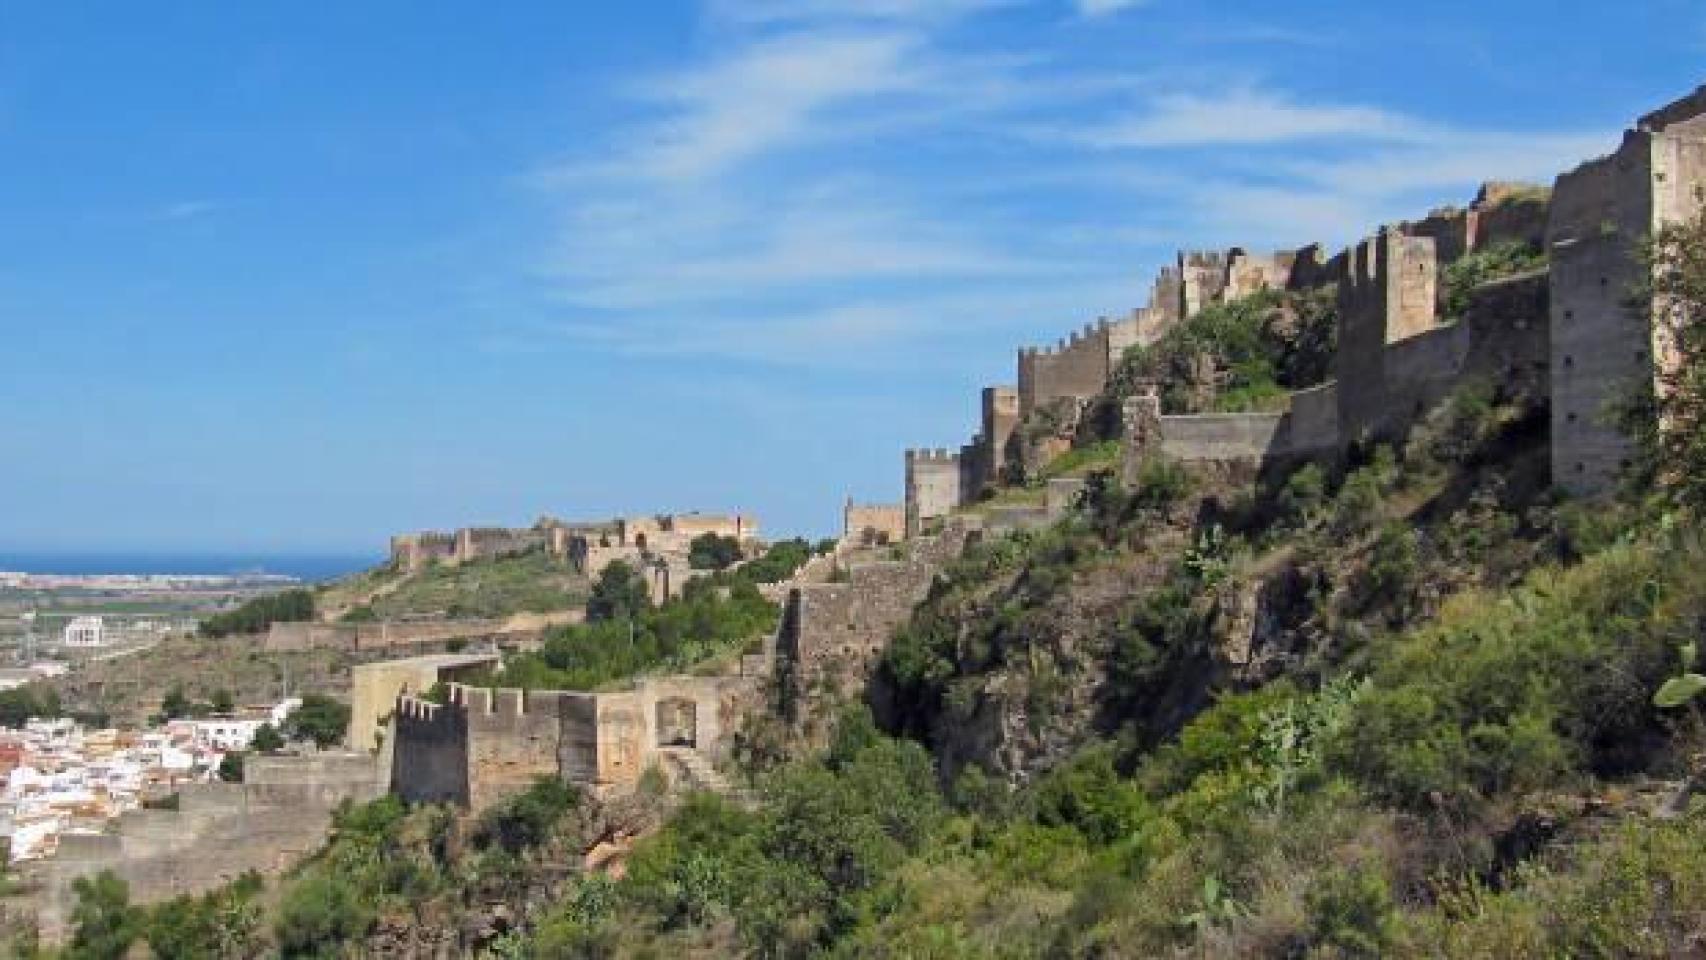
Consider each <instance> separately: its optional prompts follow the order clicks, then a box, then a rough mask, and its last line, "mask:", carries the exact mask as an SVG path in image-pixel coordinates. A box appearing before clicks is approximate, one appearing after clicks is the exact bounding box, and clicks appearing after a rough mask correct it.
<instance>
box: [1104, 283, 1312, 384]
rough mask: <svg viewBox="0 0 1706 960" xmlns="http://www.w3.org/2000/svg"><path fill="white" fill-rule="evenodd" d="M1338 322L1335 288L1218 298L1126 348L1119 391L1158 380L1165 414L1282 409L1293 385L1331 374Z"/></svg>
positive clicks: (1120, 374) (1307, 382)
mask: <svg viewBox="0 0 1706 960" xmlns="http://www.w3.org/2000/svg"><path fill="white" fill-rule="evenodd" d="M1337 329H1338V308H1337V303H1336V300H1335V298H1334V293H1333V291H1332V290H1331V289H1323V290H1318V291H1312V292H1308V293H1283V292H1275V291H1263V292H1261V293H1257V294H1255V295H1252V296H1249V297H1245V298H1244V299H1242V300H1237V301H1234V302H1232V303H1226V304H1214V305H1211V306H1208V307H1205V308H1203V309H1202V310H1201V311H1199V312H1197V313H1196V314H1195V315H1193V316H1192V317H1191V318H1190V319H1189V320H1186V321H1185V322H1183V323H1180V324H1176V325H1174V326H1172V327H1170V328H1168V330H1167V331H1166V332H1165V333H1164V334H1162V336H1161V338H1160V339H1159V340H1157V341H1156V342H1155V343H1153V344H1150V345H1148V346H1145V347H1134V348H1132V349H1131V350H1130V351H1128V352H1127V354H1126V356H1125V357H1124V358H1123V359H1122V361H1121V364H1120V367H1119V370H1118V371H1117V372H1116V373H1115V375H1114V380H1115V385H1114V389H1113V393H1114V394H1116V395H1122V396H1123V395H1130V394H1131V393H1132V392H1134V391H1135V389H1136V385H1137V384H1139V383H1145V382H1147V383H1156V384H1159V385H1160V388H1161V407H1162V410H1163V412H1165V413H1206V412H1209V411H1211V410H1213V411H1221V412H1238V411H1245V410H1267V409H1274V408H1281V407H1283V406H1284V403H1285V398H1286V395H1287V393H1288V392H1289V391H1292V390H1299V389H1302V388H1305V387H1311V386H1315V385H1317V384H1320V383H1322V382H1324V381H1325V380H1326V379H1327V378H1328V376H1329V374H1330V372H1331V364H1332V357H1333V352H1334V350H1335V349H1336V342H1337V333H1336V331H1337Z"/></svg>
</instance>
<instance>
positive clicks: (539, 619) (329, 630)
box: [262, 610, 584, 653]
mask: <svg viewBox="0 0 1706 960" xmlns="http://www.w3.org/2000/svg"><path fill="white" fill-rule="evenodd" d="M583 616H584V613H583V612H582V611H580V610H559V611H555V612H552V613H549V614H516V615H515V616H513V617H510V618H509V619H507V620H419V621H415V620H387V621H382V622H379V623H319V622H302V621H298V622H288V623H287V622H280V623H275V624H273V625H272V626H270V627H268V628H267V636H266V640H265V641H264V645H263V647H262V649H263V650H265V651H266V652H268V653H281V652H291V651H301V650H348V651H351V652H356V651H369V652H372V651H385V650H405V649H407V650H415V649H416V648H431V647H434V646H438V645H442V644H447V643H450V642H452V641H476V640H486V641H491V642H493V643H497V644H500V645H504V646H526V645H528V644H530V643H534V642H537V641H538V640H539V639H540V636H541V634H542V633H543V631H544V630H545V629H547V628H549V627H552V626H559V625H561V624H564V623H575V622H578V621H579V620H580V619H581V618H582V617H583Z"/></svg>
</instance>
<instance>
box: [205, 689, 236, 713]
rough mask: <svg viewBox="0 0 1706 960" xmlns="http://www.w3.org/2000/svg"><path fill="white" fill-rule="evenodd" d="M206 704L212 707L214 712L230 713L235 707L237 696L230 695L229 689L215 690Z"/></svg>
mask: <svg viewBox="0 0 1706 960" xmlns="http://www.w3.org/2000/svg"><path fill="white" fill-rule="evenodd" d="M208 705H209V706H211V707H212V708H213V712H214V713H230V712H231V711H232V710H234V709H236V706H237V698H236V697H234V696H232V695H231V691H229V690H215V691H213V698H212V699H211V700H209V701H208Z"/></svg>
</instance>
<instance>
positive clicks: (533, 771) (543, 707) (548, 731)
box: [449, 684, 562, 813]
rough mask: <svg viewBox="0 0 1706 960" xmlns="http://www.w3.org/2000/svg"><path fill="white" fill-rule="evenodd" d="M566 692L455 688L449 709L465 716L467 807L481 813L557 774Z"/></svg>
mask: <svg viewBox="0 0 1706 960" xmlns="http://www.w3.org/2000/svg"><path fill="white" fill-rule="evenodd" d="M561 696H562V694H560V693H557V692H554V691H539V690H529V691H521V690H485V689H480V688H477V687H464V686H460V685H455V684H453V685H451V687H450V704H449V706H450V707H454V708H459V709H460V710H462V711H463V712H464V714H465V717H466V721H465V722H466V724H467V731H468V746H467V755H468V809H469V810H470V811H472V812H474V813H479V812H481V811H483V810H486V809H488V808H490V807H492V806H493V805H495V804H497V803H499V802H501V801H503V800H507V799H509V798H510V797H512V796H514V795H515V794H517V793H520V792H521V791H523V790H525V789H527V787H528V786H529V785H530V784H532V783H533V781H534V779H535V778H537V777H542V776H556V775H557V745H558V736H559V728H560V726H561V720H560V716H559V711H558V699H559V698H560V697H561Z"/></svg>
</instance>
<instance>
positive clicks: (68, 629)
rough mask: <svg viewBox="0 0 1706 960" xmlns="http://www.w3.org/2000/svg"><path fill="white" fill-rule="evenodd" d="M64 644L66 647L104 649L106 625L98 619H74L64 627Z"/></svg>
mask: <svg viewBox="0 0 1706 960" xmlns="http://www.w3.org/2000/svg"><path fill="white" fill-rule="evenodd" d="M63 639H64V643H65V645H66V646H68V647H104V646H106V645H107V624H106V621H105V620H102V619H101V618H100V617H75V618H73V619H72V621H71V622H70V623H68V624H66V625H65V635H64V638H63Z"/></svg>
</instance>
